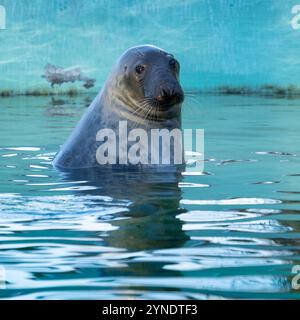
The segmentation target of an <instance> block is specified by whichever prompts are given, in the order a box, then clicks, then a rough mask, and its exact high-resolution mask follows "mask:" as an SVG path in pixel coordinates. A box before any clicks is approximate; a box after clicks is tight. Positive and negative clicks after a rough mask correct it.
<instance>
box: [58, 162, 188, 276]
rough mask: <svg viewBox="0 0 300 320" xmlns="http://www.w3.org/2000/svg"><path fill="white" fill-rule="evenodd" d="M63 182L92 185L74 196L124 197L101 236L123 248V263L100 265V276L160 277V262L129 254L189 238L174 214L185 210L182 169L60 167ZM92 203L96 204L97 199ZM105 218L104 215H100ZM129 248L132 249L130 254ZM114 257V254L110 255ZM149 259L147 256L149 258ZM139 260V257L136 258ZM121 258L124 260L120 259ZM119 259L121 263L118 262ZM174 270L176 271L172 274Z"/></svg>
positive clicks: (174, 244)
mask: <svg viewBox="0 0 300 320" xmlns="http://www.w3.org/2000/svg"><path fill="white" fill-rule="evenodd" d="M61 175H62V179H63V181H66V182H74V181H86V183H87V184H88V185H89V186H90V187H93V188H88V189H89V190H84V188H83V190H80V191H77V193H76V194H77V195H79V194H81V195H89V196H91V195H97V196H99V195H100V196H107V197H111V198H113V199H114V201H116V202H117V201H118V200H124V199H125V200H127V201H128V207H127V210H125V209H124V212H120V213H118V214H117V218H114V219H109V218H108V219H106V221H107V220H109V223H111V224H112V225H113V226H114V227H117V228H116V229H115V230H114V231H110V232H109V233H108V234H107V235H106V237H105V238H104V241H105V245H107V246H109V247H114V248H122V249H124V255H122V256H125V257H126V256H127V257H128V258H125V259H124V263H125V264H126V265H127V266H126V267H121V268H119V267H114V268H105V269H101V270H100V269H99V272H100V274H101V276H102V277H103V276H104V275H105V276H162V275H164V274H170V271H167V270H164V269H163V268H162V267H163V265H164V263H163V262H155V261H153V262H154V263H149V261H148V260H147V263H145V262H142V260H140V259H137V260H135V259H134V258H133V259H132V258H130V256H131V257H132V256H135V257H136V256H138V255H139V253H142V255H143V254H146V255H148V257H149V256H150V257H151V255H153V252H155V250H159V249H165V248H180V247H182V246H183V245H184V244H185V243H186V242H187V241H188V240H189V237H188V236H187V235H186V233H185V232H184V231H183V230H182V225H183V222H181V221H180V220H179V219H178V218H176V216H177V215H178V214H180V213H183V212H185V210H184V209H182V208H180V204H179V202H180V200H181V196H182V195H181V190H180V188H179V187H178V184H179V182H180V181H181V177H182V176H181V174H180V172H161V173H159V174H157V172H156V173H155V172H151V171H145V170H143V171H141V170H140V169H136V170H126V171H125V170H123V169H120V170H116V169H114V170H112V169H108V168H106V169H105V170H104V169H99V168H97V169H93V170H91V169H86V170H82V169H81V170H71V171H64V172H61ZM95 206H97V203H96V200H95ZM104 218H105V217H104ZM99 219H103V216H101V217H99ZM132 253H133V254H132ZM110 258H112V259H114V257H110ZM150 259H151V258H150ZM139 260H140V262H139ZM122 261H123V260H122ZM122 261H121V262H122ZM177 273H178V272H177V271H174V275H176V274H177Z"/></svg>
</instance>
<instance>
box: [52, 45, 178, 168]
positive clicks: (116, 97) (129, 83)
mask: <svg viewBox="0 0 300 320" xmlns="http://www.w3.org/2000/svg"><path fill="white" fill-rule="evenodd" d="M179 72H180V65H179V62H178V61H177V60H176V58H175V57H174V56H173V55H172V54H170V53H168V52H166V51H165V50H163V49H160V48H158V47H155V46H153V45H142V46H137V47H133V48H130V49H128V50H127V51H126V52H125V53H123V55H122V56H121V57H120V58H119V60H118V61H117V63H116V65H115V67H114V68H113V70H112V72H111V73H110V75H109V77H108V79H107V80H106V82H105V84H104V86H103V88H102V90H101V91H100V93H99V94H98V95H97V97H96V98H95V99H94V101H93V102H92V103H91V105H90V106H89V107H88V109H87V110H86V112H85V114H84V115H83V117H82V118H81V120H80V121H79V123H78V124H77V126H76V128H75V129H74V131H73V132H72V134H71V136H70V137H69V138H68V139H67V141H66V142H65V143H64V145H63V146H62V147H61V149H60V151H59V152H58V153H57V155H56V156H55V158H54V160H53V164H54V166H55V167H57V168H61V169H80V168H94V167H98V166H99V162H98V161H97V158H96V152H97V149H98V147H99V145H100V143H99V141H97V139H96V135H97V132H98V131H99V130H100V129H104V128H111V129H116V128H117V127H118V126H119V123H120V121H127V126H128V130H130V129H132V128H137V127H138V128H143V129H145V130H149V129H155V128H156V129H160V128H167V129H169V130H171V129H174V128H179V129H180V128H181V104H182V102H183V100H184V93H183V90H182V88H181V85H180V83H179Z"/></svg>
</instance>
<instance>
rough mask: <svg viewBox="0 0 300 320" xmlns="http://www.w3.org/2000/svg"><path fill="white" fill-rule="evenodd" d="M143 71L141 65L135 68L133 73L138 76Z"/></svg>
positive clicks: (143, 68)
mask: <svg viewBox="0 0 300 320" xmlns="http://www.w3.org/2000/svg"><path fill="white" fill-rule="evenodd" d="M144 70H145V67H144V66H142V65H138V66H136V67H135V71H136V72H137V73H138V74H141V73H143V72H144Z"/></svg>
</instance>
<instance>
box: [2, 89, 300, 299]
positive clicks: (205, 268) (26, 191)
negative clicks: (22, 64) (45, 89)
mask: <svg viewBox="0 0 300 320" xmlns="http://www.w3.org/2000/svg"><path fill="white" fill-rule="evenodd" d="M88 103H89V98H88V97H85V96H83V97H79V98H72V99H71V98H66V97H64V98H55V99H53V98H49V97H43V98H37V97H28V98H24V97H18V98H5V99H4V98H3V99H1V100H0V136H1V142H0V170H1V171H0V177H1V179H0V266H2V267H3V268H5V271H6V289H0V297H1V298H10V299H21V298H22V299H103V298H106V299H119V298H126V299H128V298H129V299H132V298H135V299H191V298H195V299H211V298H299V297H300V295H299V292H297V291H295V290H293V289H292V287H291V280H292V277H293V275H292V273H291V270H292V267H293V266H294V265H296V264H300V262H299V243H300V242H299V236H300V197H299V195H300V187H299V186H300V184H299V182H300V166H299V155H300V145H299V143H298V140H299V136H300V127H299V118H300V100H285V99H263V98H256V97H233V96H204V95H192V96H189V97H188V98H187V101H186V103H185V105H184V115H183V124H184V128H204V129H205V159H206V160H205V172H204V174H203V175H198V176H190V175H188V174H186V175H183V176H173V175H171V174H160V175H155V174H143V175H142V174H139V173H134V172H115V173H111V172H103V173H102V174H101V176H100V177H99V175H95V174H94V173H92V172H82V173H79V174H74V175H70V174H69V175H67V174H62V173H60V172H57V171H56V170H54V169H53V168H52V166H51V160H52V159H53V157H54V155H55V153H56V151H57V150H58V148H59V145H61V144H62V143H63V142H64V140H65V138H66V137H67V136H68V135H69V133H70V132H71V130H72V128H73V127H74V125H75V124H76V122H77V121H78V119H79V118H80V116H81V115H82V113H83V112H84V110H85V108H86V105H87V104H88Z"/></svg>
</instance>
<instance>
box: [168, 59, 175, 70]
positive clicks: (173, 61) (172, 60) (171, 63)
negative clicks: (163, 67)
mask: <svg viewBox="0 0 300 320" xmlns="http://www.w3.org/2000/svg"><path fill="white" fill-rule="evenodd" d="M169 65H170V66H171V67H172V68H175V67H176V60H175V59H171V60H170V61H169Z"/></svg>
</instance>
